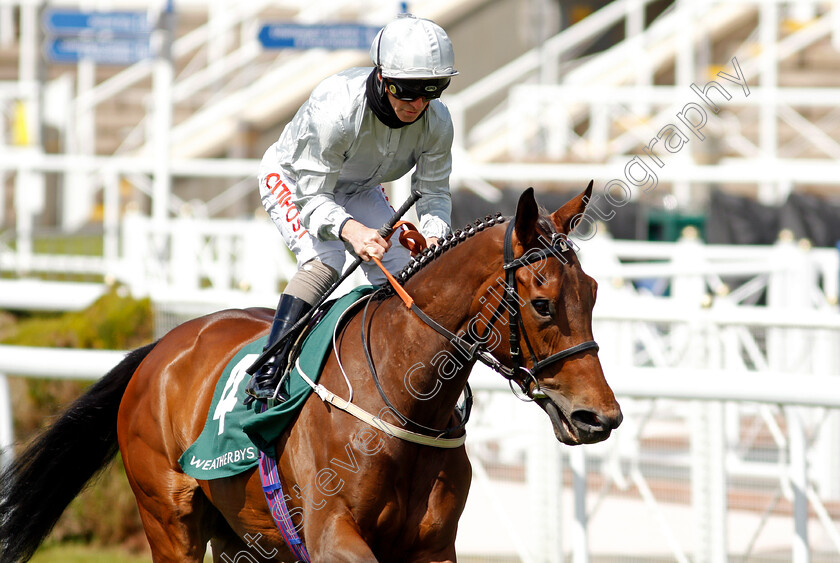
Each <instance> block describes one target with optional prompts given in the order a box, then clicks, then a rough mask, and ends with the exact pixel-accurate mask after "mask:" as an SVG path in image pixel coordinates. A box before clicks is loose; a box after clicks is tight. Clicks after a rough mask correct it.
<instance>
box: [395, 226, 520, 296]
mask: <svg viewBox="0 0 840 563" xmlns="http://www.w3.org/2000/svg"><path fill="white" fill-rule="evenodd" d="M506 220H507V218H506V217H502V214H501V213H496V215H495V216H490V215H487V216H486V217H485V218H484V219H476V220H475V222H474V223H470V224H468V225H467V226H466V227H464V228H463V229H460V230H457V231H455V232H454V233H449V234H448V235H446V236H445V237H443V238H441V239H440V240H438V243H437V244H436V245H434V246H432V247H430V248H427V249H426V250H424V251H423V252H421V253H420V254H418V255H417V256H415V257H413V258H412V259H411V260H410V261H409V263H408V264H407V265H406V266H405V268H403V269H402V270H401V271H400V273H399V274H397V276H396V278H397V280H398V281H399V282H400V284H405V282H407V281H408V280H409V279H411V277H412V276H413V275H414V274H416V273H417V272H419V271H420V270H422V269H423V267H424V266H426V265H428V264H429V263H431V262H432V260H434V259H435V258H437V257H438V256H440V255H441V254H443V253H445V252H446V251H447V250H449V249H451V248H454V247H455V246H456V245H457V244H458V243H460V242H464V241H465V240H467V239H468V238H471V237H472V236H474V235H476V234H478V233H480V232H481V231H483V230H484V229H487V228H490V227H493V226H495V225H499V224H501V223H504V222H505V221H506Z"/></svg>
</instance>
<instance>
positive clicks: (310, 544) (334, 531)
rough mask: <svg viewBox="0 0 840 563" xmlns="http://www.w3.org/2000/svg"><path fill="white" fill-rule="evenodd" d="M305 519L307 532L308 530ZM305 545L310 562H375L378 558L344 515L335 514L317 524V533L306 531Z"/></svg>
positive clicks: (354, 525) (353, 523)
mask: <svg viewBox="0 0 840 563" xmlns="http://www.w3.org/2000/svg"><path fill="white" fill-rule="evenodd" d="M309 528H310V527H309V522H308V521H307V532H309ZM306 547H307V549H308V550H309V556H310V558H311V559H312V563H377V562H378V561H379V560H378V559H377V558H376V556H375V555H374V554H373V551H371V549H370V546H368V544H367V542H365V540H364V539H362V536H361V535H359V528H358V527H357V526H356V524H355V522H353V521H352V519H350V517H349V516H346V515H336V516H334V517H331V518H329V519H327V520H326V521H324V522H323V523H322V524H321V525H319V526H318V530H317V534H315V537H312V535H311V534H310V533H307V540H306Z"/></svg>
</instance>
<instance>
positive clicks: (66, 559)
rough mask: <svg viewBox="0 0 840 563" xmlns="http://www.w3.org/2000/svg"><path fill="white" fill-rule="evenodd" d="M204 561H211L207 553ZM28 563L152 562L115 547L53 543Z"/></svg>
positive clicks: (141, 555)
mask: <svg viewBox="0 0 840 563" xmlns="http://www.w3.org/2000/svg"><path fill="white" fill-rule="evenodd" d="M208 551H209V550H208ZM204 561H205V562H206V563H211V562H212V558H211V557H210V555H209V553H208V554H207V556H206V557H205V558H204ZM30 563H152V556H151V555H149V554H137V553H131V552H129V551H128V550H125V549H120V548H116V547H108V548H104V547H99V548H97V547H91V546H86V545H73V544H53V545H50V546H47V547H42V548H41V549H39V550H38V552H37V553H36V554H35V557H33V558H32V559H31V561H30Z"/></svg>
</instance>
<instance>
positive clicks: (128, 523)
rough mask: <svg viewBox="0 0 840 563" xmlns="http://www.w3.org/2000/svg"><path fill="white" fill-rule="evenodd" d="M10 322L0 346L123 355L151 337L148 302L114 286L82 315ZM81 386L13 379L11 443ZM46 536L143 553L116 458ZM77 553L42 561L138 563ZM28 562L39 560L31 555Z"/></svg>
mask: <svg viewBox="0 0 840 563" xmlns="http://www.w3.org/2000/svg"><path fill="white" fill-rule="evenodd" d="M10 317H11V315H8V314H4V315H3V316H2V318H0V320H2V322H0V342H3V343H4V344H13V345H18V346H38V347H64V348H96V349H110V350H129V349H133V348H136V347H139V346H141V345H143V344H146V343H148V342H151V341H152V339H153V329H154V317H153V312H152V307H151V302H150V301H149V299H134V298H132V297H131V296H130V295H129V294H128V292H127V291H126V290H125V289H124V288H121V287H116V288H112V289H111V290H110V291H109V292H108V293H106V294H105V295H103V296H102V297H100V298H99V299H98V300H97V301H96V302H94V303H93V304H92V305H91V306H90V307H88V308H87V309H85V310H83V311H79V312H71V313H65V314H61V315H52V316H47V315H29V316H27V315H21V316H20V318H11V319H10ZM103 375H104V374H103ZM89 385H91V382H87V381H85V382H82V381H56V380H48V379H13V380H12V396H13V405H14V407H13V414H14V418H15V435H16V438H17V439H18V440H19V442H20V443H21V444H24V443H26V442H27V441H28V440H29V439H30V438H31V437H32V436H33V435H34V434H35V433H36V432H38V431H40V430H42V429H44V428H46V427H47V426H49V424H50V423H51V421H52V419H53V418H54V417H56V416H58V415H60V413H61V412H63V411H64V409H65V408H66V407H67V406H68V405H69V404H70V403H71V402H72V401H74V400H75V399H76V398H77V397H78V396H79V395H81V394H82V393H83V392H84V390H85V389H86V388H87V387H88V386H89ZM81 438H82V439H84V438H83V437H81ZM50 538H51V540H50V541H52V542H56V541H66V540H74V541H76V542H78V541H81V542H84V543H95V544H98V545H118V544H119V545H124V544H126V542H128V543H129V544H132V543H133V544H134V545H135V550H137V549H139V550H142V549H147V546H146V544H145V538H144V536H143V531H142V525H141V523H140V516H139V514H138V512H137V507H136V505H135V502H134V496H133V495H132V493H131V489H130V487H129V485H128V481H127V480H126V477H125V470H124V468H123V465H122V459H121V458H120V457H119V456H117V462H115V463H112V464H111V465H110V466H109V467H107V468H106V469H105V470H104V471H103V472H102V474H101V475H100V476H99V477H98V479H96V480H95V482H94V483H93V484H92V486H90V487H89V488H88V489H86V490H85V491H84V492H83V493H82V494H81V495H79V497H78V498H76V499H75V500H74V501H73V503H71V504H70V506H69V507H68V509H67V511H66V512H65V513H64V515H63V516H62V518H61V520H59V522H58V524H57V526H56V527H55V530H54V531H53V533H52V535H51V536H50ZM47 551H48V552H49V551H50V550H49V549H48V550H47ZM82 553H83V554H82V555H80V556H78V557H75V556H73V555H69V554H67V553H63V554H62V555H61V556H60V557H59V559H49V558H46V559H43V561H44V562H45V563H46V562H49V561H58V560H61V561H62V562H64V561H103V562H104V561H126V562H129V561H132V562H133V561H144V559H139V560H136V559H130V558H125V559H120V558H95V557H93V558H88V556H89V555H90V554H89V553H88V552H87V551H84V550H82ZM74 557H75V558H74ZM126 557H128V556H126ZM145 560H146V561H147V560H148V559H145ZM33 561H37V562H40V561H42V560H41V559H39V558H37V557H36V559H34V560H33Z"/></svg>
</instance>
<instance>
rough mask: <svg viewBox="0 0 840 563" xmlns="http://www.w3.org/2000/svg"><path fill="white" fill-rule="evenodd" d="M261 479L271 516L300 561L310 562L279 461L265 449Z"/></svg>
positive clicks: (261, 460)
mask: <svg viewBox="0 0 840 563" xmlns="http://www.w3.org/2000/svg"><path fill="white" fill-rule="evenodd" d="M265 408H266V407H265V405H264V404H262V405H259V406H258V407H257V409H258V410H259V412H262V411H264V410H265ZM260 481H262V488H263V492H264V493H265V500H266V501H267V502H268V508H269V511H270V512H271V517H272V518H274V522H275V524H277V528H278V529H279V530H280V534H281V535H282V536H283V540H285V542H286V545H288V546H289V548H290V549H291V550H292V551H293V552H294V553H295V557H297V558H298V560H299V561H305V562H306V563H310V559H309V553H308V552H307V551H306V546H305V545H303V541H301V539H300V536H298V534H297V530H295V523H294V522H292V517H291V515H290V514H289V507H288V506H286V495H285V494H284V493H283V486H282V485H281V484H280V474H279V473H278V471H277V462H276V461H275V460H274V458H273V457H270V456H268V455H266V453H265V452H263V451H260ZM289 498H291V497H289Z"/></svg>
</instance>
